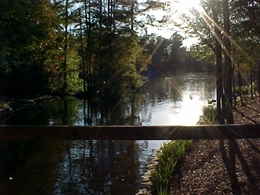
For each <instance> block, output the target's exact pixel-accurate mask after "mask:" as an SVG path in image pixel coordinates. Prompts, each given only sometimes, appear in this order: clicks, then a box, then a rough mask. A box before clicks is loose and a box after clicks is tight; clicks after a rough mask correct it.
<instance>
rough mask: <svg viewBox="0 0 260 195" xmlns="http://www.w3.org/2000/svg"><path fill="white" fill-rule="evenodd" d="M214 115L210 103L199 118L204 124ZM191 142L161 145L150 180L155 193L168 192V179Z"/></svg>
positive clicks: (181, 141)
mask: <svg viewBox="0 0 260 195" xmlns="http://www.w3.org/2000/svg"><path fill="white" fill-rule="evenodd" d="M216 116H217V110H216V107H215V106H211V105H210V106H206V107H204V108H203V115H202V116H201V119H202V122H203V123H205V124H212V123H214V122H215V120H216ZM191 144H192V141H191V140H178V141H175V140H173V141H170V142H168V143H164V144H163V145H162V147H161V149H160V151H159V152H158V153H157V156H158V159H159V161H158V164H157V166H156V168H155V170H154V171H152V174H151V180H152V182H153V185H154V188H155V193H157V195H169V194H170V181H171V179H172V176H173V175H172V174H173V171H174V170H175V168H176V165H177V163H178V162H180V160H181V159H182V158H183V156H184V155H185V153H186V151H188V150H189V148H190V147H191Z"/></svg>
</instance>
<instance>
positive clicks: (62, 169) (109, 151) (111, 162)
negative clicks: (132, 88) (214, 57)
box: [0, 75, 215, 195]
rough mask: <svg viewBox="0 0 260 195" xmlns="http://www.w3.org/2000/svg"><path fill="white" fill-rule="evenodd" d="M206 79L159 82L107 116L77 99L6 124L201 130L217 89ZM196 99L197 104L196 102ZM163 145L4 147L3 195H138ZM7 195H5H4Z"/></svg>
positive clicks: (0, 165) (0, 145) (0, 163)
mask: <svg viewBox="0 0 260 195" xmlns="http://www.w3.org/2000/svg"><path fill="white" fill-rule="evenodd" d="M210 83H211V81H209V80H208V78H206V77H202V76H201V75H199V76H198V75H197V77H196V76H194V75H187V76H185V77H179V78H166V79H157V80H153V81H151V82H149V83H147V85H146V86H144V88H143V89H142V90H141V92H140V93H139V94H137V95H136V96H135V97H126V98H125V99H124V102H122V103H121V104H117V105H115V106H113V107H111V108H110V110H109V112H108V113H106V114H105V115H104V114H103V113H101V112H100V111H98V109H97V110H96V112H93V113H91V114H90V113H87V111H88V110H90V109H88V105H87V102H86V101H84V100H82V101H81V100H77V99H76V98H71V97H68V98H64V99H55V100H53V101H50V102H42V103H41V104H37V105H36V106H35V107H31V108H30V109H27V110H26V109H24V110H20V111H17V112H15V113H14V115H13V117H11V118H10V119H8V120H6V121H5V122H4V124H15V125H69V126H70V125H80V126H86V125H89V124H90V123H91V124H93V125H99V124H114V125H180V124H181V125H195V124H196V122H197V120H198V117H199V115H200V114H201V109H202V106H203V105H204V104H205V102H206V100H207V99H214V98H215V88H214V85H210ZM191 97H192V98H191ZM161 143H162V141H161V142H159V141H143V140H140V141H113V140H103V141H96V140H86V141H41V142H34V141H30V142H23V141H2V142H0V154H1V157H0V182H1V187H0V194H113V195H114V194H115V195H116V194H129V195H130V194H131V195H132V194H135V193H136V192H137V191H138V190H139V189H140V188H141V187H142V185H141V174H143V172H144V171H145V167H146V163H147V161H148V159H149V157H150V156H151V155H152V154H154V151H155V150H156V149H158V148H159V147H160V145H161ZM2 192H3V193H2Z"/></svg>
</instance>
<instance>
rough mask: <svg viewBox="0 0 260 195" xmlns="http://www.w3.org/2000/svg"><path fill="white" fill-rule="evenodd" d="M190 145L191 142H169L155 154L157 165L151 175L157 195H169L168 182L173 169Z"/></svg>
mask: <svg viewBox="0 0 260 195" xmlns="http://www.w3.org/2000/svg"><path fill="white" fill-rule="evenodd" d="M190 145H191V141H186V140H185V141H184V140H178V141H171V142H168V143H164V144H163V145H162V147H161V151H160V152H159V153H158V154H157V156H158V159H159V160H158V164H157V166H156V168H155V170H154V171H152V175H151V177H152V178H151V179H152V182H153V184H154V186H155V190H156V192H157V194H158V195H168V194H170V186H169V184H170V183H169V182H170V181H171V179H172V173H173V171H174V168H175V166H176V164H177V162H178V161H179V160H180V159H181V158H182V157H183V155H184V153H185V151H186V150H187V149H188V148H190Z"/></svg>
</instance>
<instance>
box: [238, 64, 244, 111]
mask: <svg viewBox="0 0 260 195" xmlns="http://www.w3.org/2000/svg"><path fill="white" fill-rule="evenodd" d="M237 68H238V70H237V79H238V90H239V96H240V101H241V105H242V106H244V99H243V94H242V89H241V86H242V76H241V72H240V68H239V64H237Z"/></svg>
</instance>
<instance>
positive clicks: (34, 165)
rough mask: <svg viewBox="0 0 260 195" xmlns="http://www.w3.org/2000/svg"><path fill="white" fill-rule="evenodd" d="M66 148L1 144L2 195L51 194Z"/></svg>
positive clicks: (41, 143) (54, 144)
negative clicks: (58, 165)
mask: <svg viewBox="0 0 260 195" xmlns="http://www.w3.org/2000/svg"><path fill="white" fill-rule="evenodd" d="M66 145H67V141H62V142H60V141H55V142H54V141H52V142H50V141H4V142H1V149H0V153H1V161H0V162H1V165H0V166H2V167H1V168H2V172H1V174H0V182H1V187H5V192H4V193H3V194H10V195H16V194H21V195H30V194H39V195H41V194H42V195H44V194H51V193H52V190H53V186H54V184H55V182H56V172H55V170H56V165H57V164H58V163H60V162H61V160H62V158H61V157H62V155H61V154H62V152H63V151H64V149H65V148H66ZM2 149H3V150H2ZM4 184H6V186H4Z"/></svg>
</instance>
